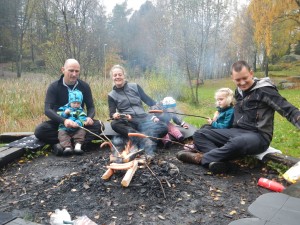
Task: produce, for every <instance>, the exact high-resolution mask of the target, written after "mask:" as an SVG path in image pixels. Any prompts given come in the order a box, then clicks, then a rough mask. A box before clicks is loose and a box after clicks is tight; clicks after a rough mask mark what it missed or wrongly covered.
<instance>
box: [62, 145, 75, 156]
mask: <svg viewBox="0 0 300 225" xmlns="http://www.w3.org/2000/svg"><path fill="white" fill-rule="evenodd" d="M72 154H73V149H72V148H71V147H66V148H65V150H64V152H63V155H64V156H67V155H72Z"/></svg>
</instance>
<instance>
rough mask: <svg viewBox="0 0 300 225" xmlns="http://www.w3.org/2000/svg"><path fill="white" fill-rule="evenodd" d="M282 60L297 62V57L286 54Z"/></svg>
mask: <svg viewBox="0 0 300 225" xmlns="http://www.w3.org/2000/svg"><path fill="white" fill-rule="evenodd" d="M280 61H282V62H295V61H297V59H296V58H295V57H294V56H291V55H285V56H283V57H282V58H281V59H280Z"/></svg>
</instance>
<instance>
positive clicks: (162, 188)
mask: <svg viewBox="0 0 300 225" xmlns="http://www.w3.org/2000/svg"><path fill="white" fill-rule="evenodd" d="M145 165H146V166H147V168H148V170H149V171H150V172H151V174H152V175H153V176H154V177H155V178H156V179H157V180H158V182H159V184H160V188H161V190H162V192H163V195H164V198H165V199H166V198H167V197H166V194H165V190H164V187H163V186H162V183H161V181H160V180H159V179H158V177H157V176H156V175H155V173H154V172H153V171H152V170H151V169H150V167H149V166H148V164H147V163H145Z"/></svg>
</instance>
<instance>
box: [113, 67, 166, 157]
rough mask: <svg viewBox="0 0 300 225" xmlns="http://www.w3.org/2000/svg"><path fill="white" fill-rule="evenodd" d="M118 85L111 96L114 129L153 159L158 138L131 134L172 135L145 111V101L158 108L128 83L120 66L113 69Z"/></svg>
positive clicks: (138, 89) (115, 84)
mask: <svg viewBox="0 0 300 225" xmlns="http://www.w3.org/2000/svg"><path fill="white" fill-rule="evenodd" d="M110 75H111V78H112V80H113V82H114V86H113V90H112V91H111V92H110V93H109V94H108V106H109V116H110V117H111V118H113V121H112V122H111V127H112V129H113V130H114V131H115V132H117V133H119V134H121V135H122V136H123V137H126V138H129V139H130V140H131V141H132V144H133V145H136V146H137V148H139V149H144V150H145V153H146V157H147V158H148V159H149V160H151V159H153V157H154V152H155V150H156V146H157V139H155V138H152V139H150V138H138V137H128V133H143V134H145V135H146V136H151V137H156V138H161V137H163V136H165V135H166V134H167V133H168V128H167V126H166V124H165V123H163V122H161V121H159V119H158V118H157V117H155V116H153V115H150V114H148V113H146V112H145V110H144V108H143V105H142V102H144V103H145V104H146V105H148V106H150V107H151V106H154V105H155V104H156V102H155V101H154V100H152V99H151V98H150V97H149V96H148V95H147V94H146V93H145V92H144V91H143V89H142V88H141V87H140V86H139V85H138V84H136V83H128V82H127V81H126V80H125V78H126V71H125V69H124V68H123V67H122V66H120V65H115V66H113V67H112V68H111V70H110Z"/></svg>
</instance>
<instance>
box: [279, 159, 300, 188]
mask: <svg viewBox="0 0 300 225" xmlns="http://www.w3.org/2000/svg"><path fill="white" fill-rule="evenodd" d="M282 176H283V178H284V179H286V180H287V181H288V182H290V183H293V184H294V183H296V182H297V181H300V162H297V163H296V164H295V165H294V166H292V167H291V168H290V169H288V171H286V172H285V173H284V174H283V175H282Z"/></svg>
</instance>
